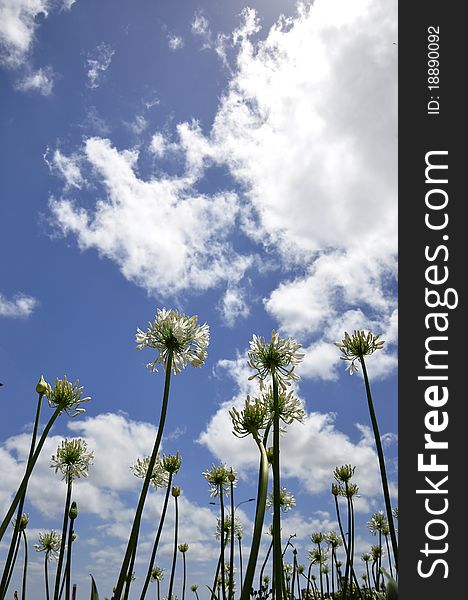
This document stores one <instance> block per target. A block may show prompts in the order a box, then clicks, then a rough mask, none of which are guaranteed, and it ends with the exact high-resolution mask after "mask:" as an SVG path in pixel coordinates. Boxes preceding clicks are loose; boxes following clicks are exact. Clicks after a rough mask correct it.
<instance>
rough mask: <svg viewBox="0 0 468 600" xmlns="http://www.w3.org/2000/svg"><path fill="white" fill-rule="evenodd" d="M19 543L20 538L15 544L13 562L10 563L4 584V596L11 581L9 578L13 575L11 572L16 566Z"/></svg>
mask: <svg viewBox="0 0 468 600" xmlns="http://www.w3.org/2000/svg"><path fill="white" fill-rule="evenodd" d="M20 542H21V538H18V540H17V542H16V547H15V551H14V554H13V561H12V563H11V568H10V571H9V572H8V576H7V580H6V583H5V594H6V593H7V591H8V586H9V585H10V581H11V577H12V575H13V571H14V569H15V564H16V558H17V556H18V551H19V547H20Z"/></svg>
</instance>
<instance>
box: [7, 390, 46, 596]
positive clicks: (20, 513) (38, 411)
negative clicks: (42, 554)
mask: <svg viewBox="0 0 468 600" xmlns="http://www.w3.org/2000/svg"><path fill="white" fill-rule="evenodd" d="M43 396H44V394H43V393H40V394H39V396H38V400H37V406H36V416H35V418H34V427H33V433H32V436H31V445H30V447H29V454H28V462H27V463H26V465H29V463H30V461H31V459H32V456H33V454H34V447H35V445H36V439H37V430H38V427H39V420H40V415H41V406H42V398H43ZM25 499H26V487H25V488H24V492H23V494H22V496H21V499H20V501H19V505H18V511H17V514H16V521H15V527H14V530H13V536H12V538H11V542H10V548H9V551H8V556H7V559H6V562H5V568H4V572H3V577H2V581H1V582H0V598H4V596H5V594H6V589H4V585H5V582H6V578H5V574H7V573H9V570H10V566H11V561H12V558H13V553H14V548H15V547H16V541H17V539H18V536H19V527H20V523H21V517H22V516H23V508H24V502H25ZM0 539H1V537H0Z"/></svg>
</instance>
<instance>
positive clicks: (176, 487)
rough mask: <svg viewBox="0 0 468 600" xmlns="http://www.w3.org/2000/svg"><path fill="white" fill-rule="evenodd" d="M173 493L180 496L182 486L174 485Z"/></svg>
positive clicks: (175, 496)
mask: <svg viewBox="0 0 468 600" xmlns="http://www.w3.org/2000/svg"><path fill="white" fill-rule="evenodd" d="M172 495H173V496H174V498H177V497H178V496H180V487H179V486H178V485H173V486H172Z"/></svg>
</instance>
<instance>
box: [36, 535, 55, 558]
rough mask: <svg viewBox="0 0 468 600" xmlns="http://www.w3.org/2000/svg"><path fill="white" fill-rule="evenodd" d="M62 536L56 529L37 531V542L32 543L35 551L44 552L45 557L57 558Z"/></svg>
mask: <svg viewBox="0 0 468 600" xmlns="http://www.w3.org/2000/svg"><path fill="white" fill-rule="evenodd" d="M61 542H62V536H61V535H60V533H57V532H56V531H54V530H52V531H46V532H44V533H42V532H41V533H39V543H38V544H34V548H35V549H36V551H37V552H45V553H46V557H47V559H51V558H57V557H58V553H59V550H60V544H61Z"/></svg>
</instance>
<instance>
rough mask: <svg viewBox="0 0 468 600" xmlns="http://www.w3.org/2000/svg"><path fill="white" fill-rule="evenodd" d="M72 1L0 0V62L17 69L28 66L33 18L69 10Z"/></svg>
mask: <svg viewBox="0 0 468 600" xmlns="http://www.w3.org/2000/svg"><path fill="white" fill-rule="evenodd" d="M73 4H74V0H0V62H2V63H3V64H4V65H5V66H7V67H10V68H14V69H17V68H19V67H21V66H23V65H24V64H26V63H27V62H28V59H29V57H30V53H31V49H32V46H33V43H34V34H35V31H36V28H37V17H38V16H39V15H43V16H44V17H47V16H48V15H49V12H51V11H53V10H55V9H58V10H69V9H70V8H71V7H72V5H73Z"/></svg>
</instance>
